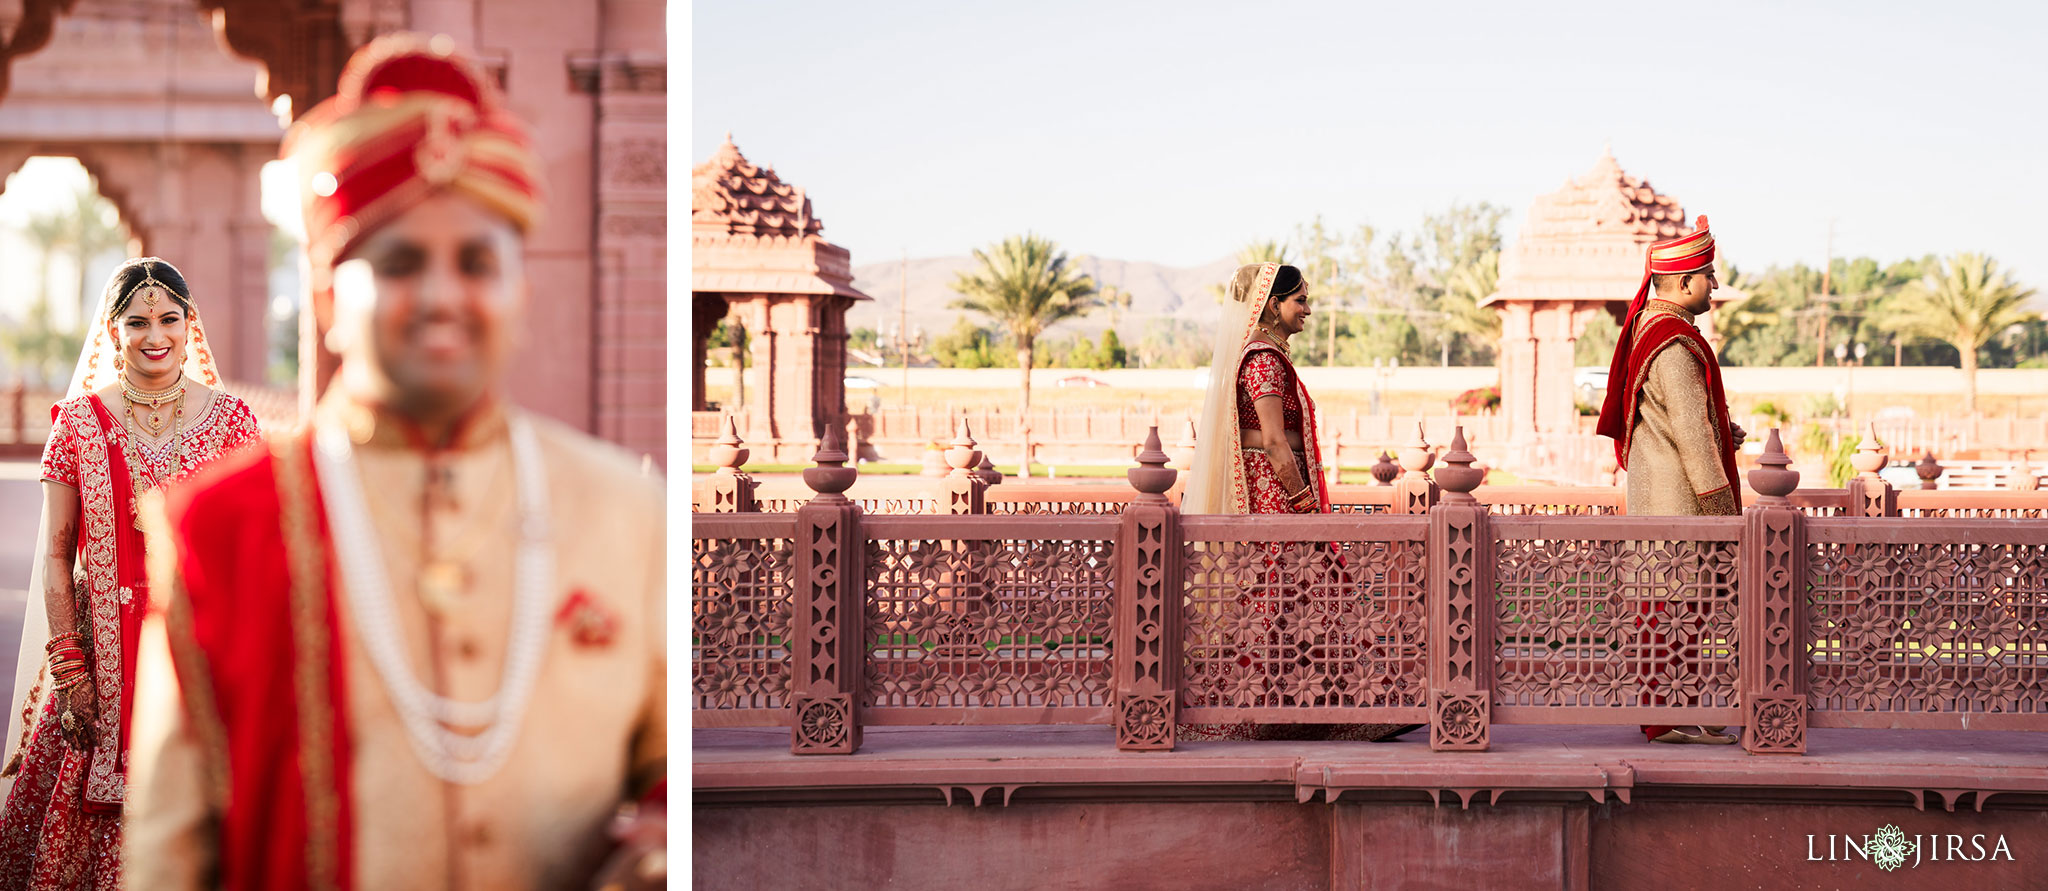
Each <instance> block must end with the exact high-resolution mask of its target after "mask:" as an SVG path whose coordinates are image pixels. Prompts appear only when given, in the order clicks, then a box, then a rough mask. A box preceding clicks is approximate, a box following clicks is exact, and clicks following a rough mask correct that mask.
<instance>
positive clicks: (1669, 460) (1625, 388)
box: [1599, 215, 1747, 745]
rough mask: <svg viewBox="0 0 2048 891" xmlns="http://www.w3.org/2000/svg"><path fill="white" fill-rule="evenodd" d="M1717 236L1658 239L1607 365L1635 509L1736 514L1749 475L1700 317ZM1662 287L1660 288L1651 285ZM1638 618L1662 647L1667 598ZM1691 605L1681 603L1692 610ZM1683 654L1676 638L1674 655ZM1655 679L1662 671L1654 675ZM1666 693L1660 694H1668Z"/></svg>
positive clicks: (1681, 736) (1699, 232)
mask: <svg viewBox="0 0 2048 891" xmlns="http://www.w3.org/2000/svg"><path fill="white" fill-rule="evenodd" d="M1719 285H1720V282H1718V281H1716V280H1715V278H1714V236H1713V234H1712V233H1711V232H1708V231H1707V218H1706V216H1705V215H1702V216H1701V217H1700V218H1699V225H1698V226H1697V227H1696V228H1695V229H1694V230H1693V232H1692V234H1690V235H1685V236H1683V237H1680V238H1674V239H1671V240H1668V241H1660V242H1656V243H1654V244H1652V245H1650V249H1649V255H1648V257H1647V258H1646V259H1645V262H1644V270H1643V283H1642V286H1641V287H1639V288H1637V289H1636V295H1635V298H1634V299H1633V300H1630V301H1629V305H1628V318H1627V320H1626V321H1625V322H1624V323H1623V324H1622V326H1621V335H1620V337H1619V339H1618V340H1617V341H1616V342H1615V345H1614V361H1613V363H1612V364H1611V365H1609V367H1608V376H1607V380H1608V386H1607V399H1606V402H1605V404H1603V405H1602V406H1601V407H1600V425H1599V432H1600V435H1602V436H1606V437H1610V438H1612V439H1613V440H1614V455H1615V459H1616V460H1617V461H1618V462H1619V463H1620V465H1621V467H1622V468H1623V469H1625V470H1627V471H1628V513H1629V515H1630V516H1644V515H1648V516H1691V517H1701V516H1735V515H1737V514H1740V513H1741V512H1742V497H1741V496H1742V484H1741V481H1740V479H1741V478H1740V477H1738V476H1737V475H1736V473H1735V449H1736V448H1737V447H1738V446H1740V445H1741V444H1742V441H1743V439H1744V438H1745V437H1746V436H1747V434H1746V433H1745V432H1744V431H1743V429H1742V428H1741V427H1738V426H1735V424H1734V422H1733V421H1731V420H1729V417H1728V398H1727V396H1726V395H1725V394H1724V393H1723V392H1722V389H1721V364H1720V362H1719V361H1717V360H1716V358H1715V356H1714V348H1713V347H1712V346H1711V345H1709V344H1708V343H1707V339H1706V337H1705V336H1703V335H1701V334H1700V330H1699V329H1698V328H1696V327H1694V325H1693V319H1694V318H1695V317H1697V316H1698V315H1699V314H1701V313H1704V312H1706V311H1708V310H1709V309H1711V308H1712V304H1711V303H1709V302H1708V299H1709V297H1711V296H1712V295H1713V293H1714V289H1715V288H1716V287H1718V286H1719ZM1653 288H1654V289H1655V291H1656V296H1655V297H1651V296H1650V292H1651V290H1652V289H1653ZM1651 607H1652V608H1649V609H1646V610H1645V611H1644V613H1643V617H1642V618H1641V619H1639V620H1638V623H1639V627H1642V628H1643V629H1644V634H1643V637H1642V641H1641V642H1642V643H1643V644H1645V645H1646V646H1648V647H1649V648H1651V649H1652V651H1653V652H1660V651H1662V650H1663V648H1664V647H1665V646H1666V638H1667V633H1668V632H1669V630H1670V625H1671V622H1672V620H1671V618H1670V617H1669V616H1668V615H1667V610H1666V609H1665V605H1664V604H1663V603H1662V602H1658V603H1655V604H1652V605H1651ZM1684 608H1685V607H1683V606H1681V607H1680V609H1681V610H1683V609H1684ZM1681 656H1682V654H1681V653H1679V652H1677V651H1676V649H1675V648H1674V649H1673V651H1672V652H1671V653H1670V654H1669V656H1668V658H1669V659H1670V662H1671V664H1674V665H1676V664H1678V663H1679V661H1680V660H1681ZM1648 683H1649V685H1650V686H1651V687H1652V688H1654V687H1656V686H1657V681H1656V680H1655V679H1651V680H1650V681H1649V682H1648ZM1662 698H1663V695H1662V694H1656V695H1655V696H1654V697H1652V701H1654V702H1657V703H1658V704H1661V700H1662ZM1722 729H1723V728H1719V727H1697V726H1690V727H1668V726H1645V727H1644V728H1643V734H1644V735H1645V736H1647V737H1648V738H1649V739H1650V740H1651V741H1653V742H1667V743H1709V744H1720V745H1725V744H1728V743H1732V742H1735V737H1733V736H1730V735H1727V734H1725V733H1722V732H1721V731H1722Z"/></svg>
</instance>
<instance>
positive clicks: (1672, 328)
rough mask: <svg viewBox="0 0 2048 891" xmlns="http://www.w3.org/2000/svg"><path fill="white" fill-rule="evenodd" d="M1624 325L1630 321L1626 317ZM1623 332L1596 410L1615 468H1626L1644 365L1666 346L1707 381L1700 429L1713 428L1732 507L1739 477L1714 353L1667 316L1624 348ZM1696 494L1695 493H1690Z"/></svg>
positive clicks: (1696, 333)
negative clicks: (1683, 354)
mask: <svg viewBox="0 0 2048 891" xmlns="http://www.w3.org/2000/svg"><path fill="white" fill-rule="evenodd" d="M1629 321H1631V322H1634V321H1635V318H1633V317H1631V318H1630V319H1629ZM1629 333H1630V332H1629V330H1628V329H1623V330H1622V332H1621V336H1622V338H1623V339H1624V344H1623V346H1624V347H1625V348H1624V349H1616V350H1615V351H1614V362H1613V364H1612V365H1611V366H1610V367H1609V368H1608V372H1607V399H1606V401H1605V404H1604V405H1603V406H1602V407H1601V411H1600V425H1599V428H1598V431H1599V434H1600V435H1601V436H1606V437H1609V438H1612V439H1613V440H1614V458H1615V461H1616V462H1617V463H1618V464H1620V465H1621V469H1623V470H1627V469H1628V450H1629V437H1630V436H1631V435H1633V434H1634V433H1635V420H1636V406H1637V405H1638V400H1639V399H1640V398H1641V397H1642V393H1643V383H1644V379H1645V378H1646V377H1647V376H1648V375H1649V373H1650V362H1651V360H1653V359H1655V358H1656V356H1657V354H1658V353H1659V352H1661V351H1663V349H1664V348H1665V347H1666V346H1676V347H1679V348H1681V349H1685V350H1689V351H1691V353H1692V354H1693V358H1695V359H1698V360H1699V363H1700V367H1701V370H1702V371H1703V372H1705V375H1706V381H1707V417H1706V418H1705V419H1704V420H1705V422H1706V424H1707V425H1708V426H1709V427H1711V428H1713V430H1714V431H1715V436H1716V439H1717V441H1718V442H1719V443H1720V446H1721V449H1720V451H1721V472H1722V473H1723V474H1725V475H1726V476H1727V479H1728V485H1729V486H1730V487H1731V491H1733V492H1735V493H1736V496H1737V497H1736V504H1738V505H1740V504H1741V503H1742V499H1741V494H1742V477H1740V476H1738V475H1737V474H1736V471H1735V439H1734V435H1735V434H1734V432H1733V431H1731V430H1729V429H1728V395H1727V393H1726V391H1724V390H1723V389H1722V387H1721V363H1720V362H1718V361H1715V359H1714V348H1713V347H1712V346H1709V345H1708V344H1707V339H1706V338H1705V337H1702V336H1700V332H1699V329H1697V328H1694V327H1693V326H1692V325H1691V324H1689V323H1687V322H1686V321H1685V320H1684V319H1681V318H1679V317H1677V316H1673V315H1665V314H1658V315H1657V316H1655V317H1654V318H1653V319H1652V320H1651V321H1650V323H1649V325H1648V327H1647V328H1646V329H1645V330H1644V331H1643V332H1642V336H1640V337H1638V338H1636V339H1635V342H1634V343H1633V344H1629V343H1626V339H1627V338H1628V336H1629ZM1694 494H1699V493H1694Z"/></svg>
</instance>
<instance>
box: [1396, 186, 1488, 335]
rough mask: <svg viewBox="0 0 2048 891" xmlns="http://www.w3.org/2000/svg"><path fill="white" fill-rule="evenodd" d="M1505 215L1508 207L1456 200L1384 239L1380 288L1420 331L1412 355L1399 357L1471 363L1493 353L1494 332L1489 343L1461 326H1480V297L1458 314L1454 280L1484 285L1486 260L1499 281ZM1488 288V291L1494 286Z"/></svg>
mask: <svg viewBox="0 0 2048 891" xmlns="http://www.w3.org/2000/svg"><path fill="white" fill-rule="evenodd" d="M1506 216H1507V209H1506V208H1504V207H1498V206H1495V205H1492V204H1487V203H1485V202H1481V203H1478V204H1456V205H1452V206H1451V208H1450V209H1449V210H1447V211H1445V212H1444V213H1441V214H1431V215H1429V216H1426V217H1423V219H1422V226H1421V228H1420V230H1419V231H1417V232H1415V233H1413V234H1397V235H1395V236H1393V237H1391V238H1389V239H1388V241H1387V250H1386V254H1385V258H1384V262H1385V265H1386V273H1385V278H1384V288H1383V292H1384V293H1385V295H1386V297H1387V300H1388V302H1389V303H1390V304H1391V306H1390V307H1389V308H1391V309H1394V310H1397V311H1399V312H1401V313H1402V314H1403V315H1404V316H1405V317H1407V318H1410V319H1413V320H1415V322H1416V328H1417V335H1418V336H1417V338H1416V340H1417V345H1416V346H1417V348H1416V350H1415V351H1414V354H1413V355H1407V356H1403V357H1401V358H1402V359H1403V360H1404V361H1409V362H1416V363H1418V364H1422V363H1427V362H1429V361H1430V360H1432V359H1433V360H1435V361H1436V362H1437V363H1439V364H1449V363H1450V361H1451V358H1452V356H1453V354H1454V353H1455V354H1456V356H1457V359H1458V361H1459V362H1461V363H1471V362H1476V361H1481V360H1482V358H1483V357H1486V356H1487V354H1488V353H1490V352H1491V348H1492V343H1493V342H1497V338H1498V334H1497V333H1496V334H1494V335H1492V337H1493V338H1494V340H1493V341H1492V342H1487V340H1486V338H1484V337H1481V336H1473V335H1470V334H1466V333H1461V331H1460V330H1459V329H1460V328H1461V327H1476V326H1478V325H1480V324H1484V323H1482V322H1481V320H1480V319H1479V317H1478V312H1479V311H1478V310H1477V303H1478V300H1479V299H1483V297H1484V295H1481V297H1480V298H1473V299H1472V300H1471V304H1472V308H1473V311H1471V312H1463V313H1461V310H1462V309H1463V307H1461V306H1459V305H1458V304H1459V302H1460V301H1459V300H1458V299H1457V298H1453V297H1452V296H1451V292H1452V282H1453V280H1454V279H1456V278H1458V277H1459V276H1460V275H1464V276H1466V277H1467V278H1468V279H1471V280H1472V283H1471V284H1468V285H1467V287H1468V289H1469V288H1471V287H1473V286H1474V285H1476V284H1479V283H1482V282H1483V281H1484V279H1485V278H1486V277H1487V272H1486V271H1485V269H1484V267H1485V266H1486V264H1488V263H1489V262H1490V263H1491V264H1492V265H1493V271H1492V276H1493V277H1494V278H1495V279H1496V280H1497V279H1498V277H1499V258H1500V252H1501V249H1502V239H1501V234H1500V223H1501V220H1502V219H1504V218H1505V217H1506ZM1489 257H1490V258H1491V259H1489ZM1486 290H1487V293H1489V294H1490V293H1492V290H1493V289H1492V288H1491V287H1489V288H1487V289H1486ZM1484 312H1487V313H1491V312H1493V311H1492V310H1491V309H1488V310H1484ZM1461 315H1462V318H1461ZM1491 324H1494V325H1497V324H1498V323H1491ZM1491 330H1493V331H1496V332H1497V331H1498V329H1497V328H1492V329H1491ZM1432 344H1433V345H1435V346H1436V347H1437V349H1436V350H1435V351H1434V352H1435V353H1436V355H1434V356H1432V355H1429V352H1430V351H1429V349H1428V346H1429V345H1432Z"/></svg>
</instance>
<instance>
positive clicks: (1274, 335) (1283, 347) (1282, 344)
mask: <svg viewBox="0 0 2048 891" xmlns="http://www.w3.org/2000/svg"><path fill="white" fill-rule="evenodd" d="M1259 330H1260V331H1261V332H1263V333H1264V334H1265V335H1266V340H1268V341H1270V342H1272V344H1273V345H1274V346H1276V347H1279V348H1280V355H1282V356H1286V357H1287V361H1289V362H1292V361H1294V353H1293V352H1292V351H1290V350H1288V348H1287V338H1285V337H1281V336H1280V333H1279V332H1277V331H1274V330H1273V329H1272V328H1271V327H1268V326H1266V325H1260V326H1259Z"/></svg>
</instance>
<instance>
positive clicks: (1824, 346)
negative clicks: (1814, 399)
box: [1813, 219, 1835, 368]
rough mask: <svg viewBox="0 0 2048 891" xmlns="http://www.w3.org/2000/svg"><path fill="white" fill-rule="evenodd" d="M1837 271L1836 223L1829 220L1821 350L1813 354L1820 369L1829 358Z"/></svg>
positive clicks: (1823, 268) (1822, 282) (1823, 267)
mask: <svg viewBox="0 0 2048 891" xmlns="http://www.w3.org/2000/svg"><path fill="white" fill-rule="evenodd" d="M1834 271H1835V221H1834V220H1832V219H1831V220H1828V253H1827V260H1826V261H1825V262H1823V263H1822V264H1821V267H1820V349H1817V350H1814V352H1813V367H1815V368H1819V367H1821V365H1822V364H1823V363H1824V362H1825V361H1826V360H1827V356H1828V290H1829V286H1830V285H1832V284H1833V282H1834V278H1833V276H1834Z"/></svg>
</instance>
